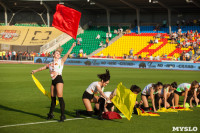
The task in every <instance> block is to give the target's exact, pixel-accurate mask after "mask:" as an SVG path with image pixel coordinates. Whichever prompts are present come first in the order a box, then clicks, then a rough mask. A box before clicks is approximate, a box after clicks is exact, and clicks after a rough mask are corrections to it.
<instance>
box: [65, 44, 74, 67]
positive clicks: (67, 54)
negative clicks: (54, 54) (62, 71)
mask: <svg viewBox="0 0 200 133" xmlns="http://www.w3.org/2000/svg"><path fill="white" fill-rule="evenodd" d="M75 46H76V42H74V43H73V44H72V46H71V48H70V49H69V50H68V52H67V53H66V54H65V55H64V56H63V58H62V64H64V62H65V61H66V60H67V58H68V56H69V54H70V53H71V52H72V49H73V48H74V47H75Z"/></svg>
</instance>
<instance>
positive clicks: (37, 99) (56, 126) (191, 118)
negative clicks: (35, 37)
mask: <svg viewBox="0 0 200 133" xmlns="http://www.w3.org/2000/svg"><path fill="white" fill-rule="evenodd" d="M41 66H43V65H24V64H0V127H2V126H7V125H14V126H10V127H4V128H0V133H36V132H37V133H61V132H65V133H104V132H109V133H126V132H129V133H133V132H136V133H140V132H144V133H147V132H148V133H149V132H152V133H155V132H166V133H168V132H172V127H198V132H199V131H200V121H199V120H200V108H193V110H194V111H193V112H178V113H160V115H161V116H160V117H142V116H137V115H133V117H132V119H131V120H130V121H128V120H127V119H121V120H103V121H100V120H98V119H96V118H88V119H80V120H77V119H74V118H75V110H76V109H84V105H83V103H82V100H81V97H82V94H83V92H84V91H85V89H86V88H87V87H88V85H89V84H90V83H92V82H93V81H98V78H97V74H99V73H104V72H105V69H106V68H103V67H83V66H65V67H64V70H63V79H64V100H65V104H66V112H65V114H66V117H67V119H70V120H69V121H65V122H63V123H58V122H49V123H40V124H36V122H46V121H47V120H46V119H45V118H46V114H47V113H48V111H49V107H50V100H49V99H48V98H47V97H46V96H43V94H42V93H41V92H40V91H39V90H38V89H37V87H36V85H35V84H34V82H33V80H32V77H31V74H30V72H31V70H33V69H37V68H39V67H41ZM108 69H109V70H110V73H111V80H110V84H109V85H108V86H107V87H106V88H105V91H112V90H113V89H115V88H116V86H117V84H118V83H119V82H122V83H123V85H125V86H126V87H127V88H129V87H130V86H131V85H132V84H137V85H138V86H140V87H141V88H142V89H143V88H144V87H145V85H147V84H148V83H155V82H157V81H161V82H163V83H171V82H173V81H176V82H177V83H178V84H180V83H183V82H189V83H191V82H192V81H193V80H197V81H200V72H199V71H170V70H146V69H130V68H108ZM35 77H36V78H37V79H38V80H39V81H40V82H41V84H42V85H43V86H44V88H45V89H46V90H49V88H50V84H51V79H50V75H49V72H48V70H45V71H42V72H38V73H36V74H35ZM137 99H138V100H140V94H139V95H138V97H137ZM181 101H183V98H182V100H181ZM54 115H55V120H59V117H60V107H59V105H58V106H57V107H56V109H55V113H54ZM71 119H72V120H71ZM26 123H33V124H29V125H16V124H26Z"/></svg>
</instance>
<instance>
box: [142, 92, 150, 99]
mask: <svg viewBox="0 0 200 133" xmlns="http://www.w3.org/2000/svg"><path fill="white" fill-rule="evenodd" d="M142 96H146V98H147V99H148V97H149V96H150V95H145V94H142V93H141V99H142Z"/></svg>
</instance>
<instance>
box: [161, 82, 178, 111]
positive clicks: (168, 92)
mask: <svg viewBox="0 0 200 133" xmlns="http://www.w3.org/2000/svg"><path fill="white" fill-rule="evenodd" d="M176 88H177V83H176V82H173V83H171V84H165V85H164V86H163V88H162V89H161V93H160V99H159V109H160V104H164V107H165V108H169V107H170V106H172V107H173V108H174V91H175V90H176Z"/></svg>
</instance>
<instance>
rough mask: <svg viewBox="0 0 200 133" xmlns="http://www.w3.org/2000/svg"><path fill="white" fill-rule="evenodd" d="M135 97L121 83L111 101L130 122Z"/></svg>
mask: <svg viewBox="0 0 200 133" xmlns="http://www.w3.org/2000/svg"><path fill="white" fill-rule="evenodd" d="M136 97H137V95H136V94H134V93H133V92H132V91H131V90H130V89H127V88H126V87H125V86H123V85H122V83H119V84H118V86H117V94H116V96H114V97H113V99H112V100H111V101H112V102H113V104H114V105H115V106H116V107H117V108H118V109H119V110H120V111H121V112H122V113H123V114H124V116H125V117H126V118H127V119H128V120H130V119H131V116H132V113H133V108H134V106H135V101H136Z"/></svg>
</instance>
